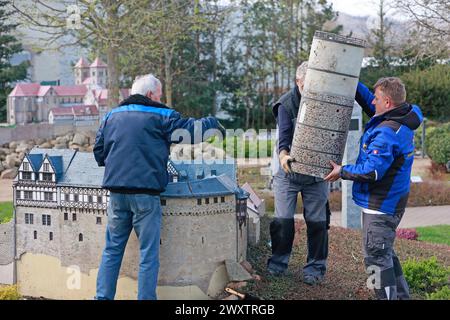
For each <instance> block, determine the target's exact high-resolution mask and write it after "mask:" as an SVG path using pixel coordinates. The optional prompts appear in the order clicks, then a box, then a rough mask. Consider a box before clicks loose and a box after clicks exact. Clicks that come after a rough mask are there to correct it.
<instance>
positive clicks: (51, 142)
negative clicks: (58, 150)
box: [48, 139, 58, 147]
mask: <svg viewBox="0 0 450 320" xmlns="http://www.w3.org/2000/svg"><path fill="white" fill-rule="evenodd" d="M48 142H49V143H50V144H51V145H52V147H53V146H56V145H57V144H58V142H57V141H56V139H54V140H49V141H48Z"/></svg>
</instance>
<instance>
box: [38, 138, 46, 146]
mask: <svg viewBox="0 0 450 320" xmlns="http://www.w3.org/2000/svg"><path fill="white" fill-rule="evenodd" d="M46 141H47V140H45V139H43V138H36V145H41V144H43V143H45V142H46Z"/></svg>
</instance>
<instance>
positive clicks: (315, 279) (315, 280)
mask: <svg viewBox="0 0 450 320" xmlns="http://www.w3.org/2000/svg"><path fill="white" fill-rule="evenodd" d="M322 281H323V276H314V275H312V274H305V275H303V282H304V283H306V284H307V285H310V286H315V285H318V284H320V283H321V282H322Z"/></svg>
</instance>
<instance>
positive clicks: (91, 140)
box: [84, 131, 97, 144]
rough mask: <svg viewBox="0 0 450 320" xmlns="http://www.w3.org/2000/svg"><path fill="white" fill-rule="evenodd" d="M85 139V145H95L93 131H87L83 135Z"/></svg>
mask: <svg viewBox="0 0 450 320" xmlns="http://www.w3.org/2000/svg"><path fill="white" fill-rule="evenodd" d="M84 134H85V136H86V137H87V140H88V141H87V143H88V144H94V143H95V137H96V136H97V132H94V131H87V132H85V133H84Z"/></svg>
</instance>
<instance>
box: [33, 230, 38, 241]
mask: <svg viewBox="0 0 450 320" xmlns="http://www.w3.org/2000/svg"><path fill="white" fill-rule="evenodd" d="M33 238H34V239H35V240H36V239H37V231H36V230H34V232H33Z"/></svg>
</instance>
